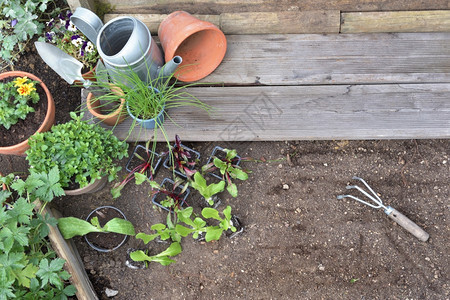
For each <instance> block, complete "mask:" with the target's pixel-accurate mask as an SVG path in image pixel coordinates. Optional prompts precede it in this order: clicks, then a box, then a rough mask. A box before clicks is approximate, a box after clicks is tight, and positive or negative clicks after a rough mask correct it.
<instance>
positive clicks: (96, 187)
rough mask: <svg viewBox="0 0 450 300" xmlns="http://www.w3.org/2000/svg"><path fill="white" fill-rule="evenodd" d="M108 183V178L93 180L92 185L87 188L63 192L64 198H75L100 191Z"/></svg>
mask: <svg viewBox="0 0 450 300" xmlns="http://www.w3.org/2000/svg"><path fill="white" fill-rule="evenodd" d="M107 181H108V176H104V177H102V178H100V179H97V180H95V181H94V182H93V183H91V184H88V185H87V186H85V187H83V188H80V189H76V190H64V193H65V194H66V196H77V195H82V194H92V193H95V192H98V191H100V190H101V189H102V188H103V187H104V186H105V184H106V182H107Z"/></svg>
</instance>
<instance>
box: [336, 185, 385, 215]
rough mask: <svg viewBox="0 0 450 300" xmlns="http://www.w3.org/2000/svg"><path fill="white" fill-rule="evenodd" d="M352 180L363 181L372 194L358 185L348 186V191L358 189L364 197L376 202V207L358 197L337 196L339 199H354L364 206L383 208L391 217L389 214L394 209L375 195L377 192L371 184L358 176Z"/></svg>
mask: <svg viewBox="0 0 450 300" xmlns="http://www.w3.org/2000/svg"><path fill="white" fill-rule="evenodd" d="M352 179H354V180H359V181H361V182H362V183H363V184H364V185H365V186H366V188H367V189H368V190H369V191H370V193H371V194H369V193H368V192H366V191H365V190H363V189H362V188H360V187H359V186H357V185H347V187H346V188H347V190H350V189H356V190H358V191H359V192H361V193H362V194H363V195H365V196H366V197H367V198H369V199H370V200H372V201H373V202H375V203H376V205H374V204H372V203H369V202H367V201H364V200H362V199H360V198H358V197H355V196H353V195H339V196H337V198H338V199H344V198H351V199H353V200H356V201H358V202H361V203H362V204H365V205H367V206H370V207H372V208H383V209H384V212H385V213H386V214H387V215H389V214H390V213H391V212H392V207H390V206H385V205H384V204H383V201H381V199H380V197H378V195H377V193H375V191H374V190H373V189H372V188H371V187H370V186H369V184H368V183H367V182H366V181H365V180H364V179H362V178H360V177H357V176H353V178H352Z"/></svg>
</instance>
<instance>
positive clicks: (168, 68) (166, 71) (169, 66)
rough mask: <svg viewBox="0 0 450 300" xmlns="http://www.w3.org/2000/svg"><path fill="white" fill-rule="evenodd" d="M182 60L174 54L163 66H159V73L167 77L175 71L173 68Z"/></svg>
mask: <svg viewBox="0 0 450 300" xmlns="http://www.w3.org/2000/svg"><path fill="white" fill-rule="evenodd" d="M182 62H183V59H182V58H181V56H178V55H177V56H175V57H174V58H172V60H170V61H168V62H167V63H166V64H165V65H164V66H162V67H161V70H160V74H161V75H162V77H169V76H172V74H173V73H175V70H176V69H177V68H178V66H179V65H180V64H181V63H182Z"/></svg>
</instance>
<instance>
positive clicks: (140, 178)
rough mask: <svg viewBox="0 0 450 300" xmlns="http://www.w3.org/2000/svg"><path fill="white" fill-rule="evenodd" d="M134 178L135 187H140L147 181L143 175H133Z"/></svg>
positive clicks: (137, 173)
mask: <svg viewBox="0 0 450 300" xmlns="http://www.w3.org/2000/svg"><path fill="white" fill-rule="evenodd" d="M134 178H135V180H136V184H137V185H140V184H142V183H143V182H144V181H146V180H147V176H145V175H144V174H142V173H139V172H136V173H134Z"/></svg>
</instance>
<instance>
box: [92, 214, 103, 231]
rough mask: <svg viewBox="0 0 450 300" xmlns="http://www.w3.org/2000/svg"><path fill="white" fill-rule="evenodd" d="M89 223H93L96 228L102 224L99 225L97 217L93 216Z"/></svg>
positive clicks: (100, 227)
mask: <svg viewBox="0 0 450 300" xmlns="http://www.w3.org/2000/svg"><path fill="white" fill-rule="evenodd" d="M91 224H92V225H94V226H95V227H97V228H98V229H100V230H101V229H102V226H100V222H99V220H98V217H93V218H92V219H91Z"/></svg>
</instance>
